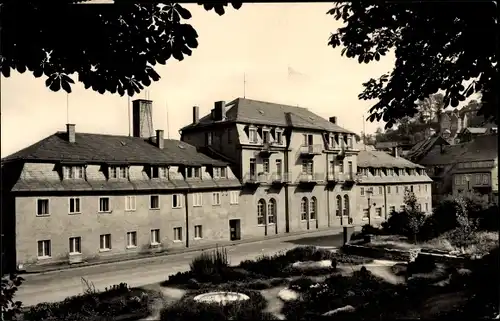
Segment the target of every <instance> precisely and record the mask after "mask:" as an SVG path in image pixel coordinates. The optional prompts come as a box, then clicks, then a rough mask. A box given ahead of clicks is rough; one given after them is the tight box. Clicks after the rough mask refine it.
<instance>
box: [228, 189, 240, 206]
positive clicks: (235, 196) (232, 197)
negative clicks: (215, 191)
mask: <svg viewBox="0 0 500 321" xmlns="http://www.w3.org/2000/svg"><path fill="white" fill-rule="evenodd" d="M239 201H240V191H231V192H229V203H230V204H238V203H239Z"/></svg>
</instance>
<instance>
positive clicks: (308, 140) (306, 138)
mask: <svg viewBox="0 0 500 321" xmlns="http://www.w3.org/2000/svg"><path fill="white" fill-rule="evenodd" d="M313 144H314V140H313V135H311V134H304V146H311V145H313Z"/></svg>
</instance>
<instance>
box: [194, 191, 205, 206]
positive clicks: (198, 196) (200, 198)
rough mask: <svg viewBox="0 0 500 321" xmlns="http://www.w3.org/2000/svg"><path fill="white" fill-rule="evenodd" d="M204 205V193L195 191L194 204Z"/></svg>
mask: <svg viewBox="0 0 500 321" xmlns="http://www.w3.org/2000/svg"><path fill="white" fill-rule="evenodd" d="M202 205H203V194H202V193H194V194H193V206H195V207H198V206H202Z"/></svg>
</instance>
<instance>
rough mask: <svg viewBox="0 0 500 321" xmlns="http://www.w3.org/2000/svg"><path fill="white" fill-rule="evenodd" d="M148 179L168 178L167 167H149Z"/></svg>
mask: <svg viewBox="0 0 500 321" xmlns="http://www.w3.org/2000/svg"><path fill="white" fill-rule="evenodd" d="M149 178H168V167H166V166H151V167H150V168H149Z"/></svg>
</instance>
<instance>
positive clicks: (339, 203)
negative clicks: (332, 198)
mask: <svg viewBox="0 0 500 321" xmlns="http://www.w3.org/2000/svg"><path fill="white" fill-rule="evenodd" d="M335 214H336V215H337V216H341V215H342V197H340V195H337V210H336V211H335Z"/></svg>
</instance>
